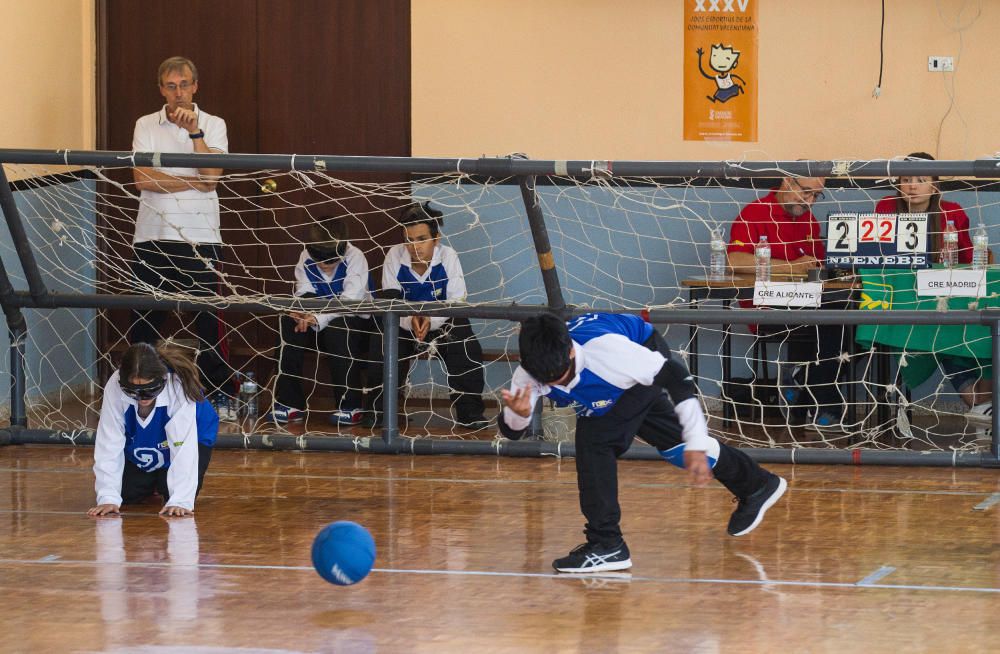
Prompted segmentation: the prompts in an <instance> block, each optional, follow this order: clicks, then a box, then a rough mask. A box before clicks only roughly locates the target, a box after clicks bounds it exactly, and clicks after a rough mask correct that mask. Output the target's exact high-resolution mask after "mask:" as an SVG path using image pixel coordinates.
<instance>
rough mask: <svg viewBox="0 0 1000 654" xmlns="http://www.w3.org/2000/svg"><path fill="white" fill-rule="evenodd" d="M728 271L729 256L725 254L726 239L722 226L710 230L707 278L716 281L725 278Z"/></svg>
mask: <svg viewBox="0 0 1000 654" xmlns="http://www.w3.org/2000/svg"><path fill="white" fill-rule="evenodd" d="M728 272H729V258H728V257H727V256H726V241H725V238H724V237H723V234H722V228H721V227H717V228H715V229H713V230H712V242H711V255H710V258H709V261H708V278H709V279H714V280H716V281H718V280H722V279H725V278H726V273H728Z"/></svg>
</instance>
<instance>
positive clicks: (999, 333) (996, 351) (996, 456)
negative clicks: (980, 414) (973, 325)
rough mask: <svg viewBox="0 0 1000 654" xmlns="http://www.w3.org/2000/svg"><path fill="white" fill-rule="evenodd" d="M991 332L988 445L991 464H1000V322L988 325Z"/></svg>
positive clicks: (995, 321)
mask: <svg viewBox="0 0 1000 654" xmlns="http://www.w3.org/2000/svg"><path fill="white" fill-rule="evenodd" d="M990 326H991V327H992V329H991V330H990V331H991V332H993V412H992V423H993V440H992V442H991V443H990V454H991V455H993V461H992V462H991V463H993V464H1000V414H998V413H997V409H998V408H1000V384H998V383H997V371H1000V320H994V321H993V323H992V324H991V325H990Z"/></svg>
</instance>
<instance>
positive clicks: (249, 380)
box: [238, 372, 259, 428]
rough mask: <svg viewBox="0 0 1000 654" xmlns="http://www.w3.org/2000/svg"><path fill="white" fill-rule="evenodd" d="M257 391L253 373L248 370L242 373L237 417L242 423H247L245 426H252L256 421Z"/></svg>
mask: <svg viewBox="0 0 1000 654" xmlns="http://www.w3.org/2000/svg"><path fill="white" fill-rule="evenodd" d="M258 391H259V389H258V387H257V380H256V378H254V374H253V373H252V372H248V373H246V374H245V375H243V381H242V382H240V401H239V405H240V409H239V416H238V417H239V419H240V421H241V422H242V423H243V424H245V425H247V428H251V427H253V425H254V423H256V422H257V409H258V407H257V395H258Z"/></svg>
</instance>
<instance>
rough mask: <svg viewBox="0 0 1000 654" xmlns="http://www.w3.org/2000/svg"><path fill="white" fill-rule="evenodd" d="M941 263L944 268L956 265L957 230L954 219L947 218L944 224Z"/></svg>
mask: <svg viewBox="0 0 1000 654" xmlns="http://www.w3.org/2000/svg"><path fill="white" fill-rule="evenodd" d="M941 263H943V264H944V267H945V268H954V267H955V266H956V265H958V230H957V229H955V221H953V220H949V221H948V222H947V223H946V224H945V226H944V236H943V238H942V239H941Z"/></svg>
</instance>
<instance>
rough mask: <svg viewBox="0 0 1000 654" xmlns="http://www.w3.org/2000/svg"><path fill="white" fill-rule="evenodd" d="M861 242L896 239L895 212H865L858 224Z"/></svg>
mask: <svg viewBox="0 0 1000 654" xmlns="http://www.w3.org/2000/svg"><path fill="white" fill-rule="evenodd" d="M858 230H859V234H858V240H859V241H860V242H862V243H892V242H894V241H895V240H896V216H895V214H887V213H883V214H865V215H863V216H861V219H860V221H859V224H858Z"/></svg>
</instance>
